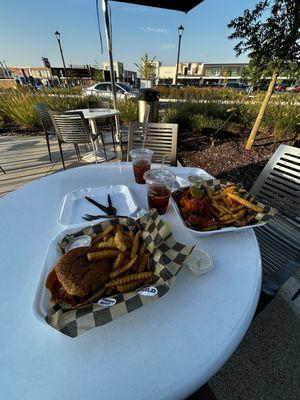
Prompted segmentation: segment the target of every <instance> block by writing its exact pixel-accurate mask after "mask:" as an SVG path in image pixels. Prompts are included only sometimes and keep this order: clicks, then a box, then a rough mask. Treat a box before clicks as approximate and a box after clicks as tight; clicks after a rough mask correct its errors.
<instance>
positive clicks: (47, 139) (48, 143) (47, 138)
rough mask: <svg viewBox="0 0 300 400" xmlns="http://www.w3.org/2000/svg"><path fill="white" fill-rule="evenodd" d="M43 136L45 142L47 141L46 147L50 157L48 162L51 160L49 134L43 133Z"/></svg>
mask: <svg viewBox="0 0 300 400" xmlns="http://www.w3.org/2000/svg"><path fill="white" fill-rule="evenodd" d="M45 136H46V143H47V148H48V154H49V159H50V162H52V157H51V150H50V142H49V136H48V134H47V133H45Z"/></svg>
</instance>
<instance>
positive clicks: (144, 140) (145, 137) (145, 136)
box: [142, 132, 147, 149]
mask: <svg viewBox="0 0 300 400" xmlns="http://www.w3.org/2000/svg"><path fill="white" fill-rule="evenodd" d="M146 139H147V135H146V132H145V133H144V139H143V145H142V149H144V147H145V144H146Z"/></svg>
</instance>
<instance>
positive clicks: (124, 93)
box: [82, 82, 139, 99]
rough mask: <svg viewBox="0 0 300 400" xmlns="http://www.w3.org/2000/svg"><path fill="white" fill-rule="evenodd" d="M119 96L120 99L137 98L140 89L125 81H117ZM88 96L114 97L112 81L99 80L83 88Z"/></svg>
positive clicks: (83, 91)
mask: <svg viewBox="0 0 300 400" xmlns="http://www.w3.org/2000/svg"><path fill="white" fill-rule="evenodd" d="M116 90H117V97H118V98H120V99H132V98H137V97H138V95H139V91H138V90H136V89H133V88H132V87H131V86H130V85H128V84H127V83H123V82H116ZM82 93H83V94H84V95H86V96H91V95H92V96H101V97H108V98H112V90H111V82H97V83H95V84H94V85H92V86H89V87H88V88H84V89H82Z"/></svg>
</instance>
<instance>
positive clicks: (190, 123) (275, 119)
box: [162, 101, 300, 137]
mask: <svg viewBox="0 0 300 400" xmlns="http://www.w3.org/2000/svg"><path fill="white" fill-rule="evenodd" d="M259 108H260V103H258V102H251V103H249V102H247V103H241V104H233V105H228V104H221V103H180V102H179V103H175V104H172V105H171V106H170V108H168V109H167V110H166V111H165V113H164V115H163V116H162V122H170V123H177V124H178V125H179V130H180V131H181V132H182V131H186V130H188V129H198V130H202V129H204V128H212V129H218V127H220V126H221V125H222V124H223V123H224V122H225V121H226V120H227V118H228V117H229V116H230V115H231V118H230V120H229V122H228V123H227V124H226V125H227V126H230V127H231V128H233V127H234V130H236V129H237V128H238V127H239V129H240V130H245V129H246V130H250V129H251V128H252V126H253V124H254V122H255V119H256V117H257V114H258V111H259ZM299 121H300V109H299V106H297V105H294V101H291V102H289V103H286V104H281V102H277V103H276V102H275V103H270V104H269V105H268V107H267V110H266V113H265V116H264V118H263V121H262V124H261V128H260V130H261V131H263V132H269V133H271V134H274V135H276V136H277V137H280V136H285V135H287V134H296V133H297V132H298V131H299Z"/></svg>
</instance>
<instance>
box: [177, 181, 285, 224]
mask: <svg viewBox="0 0 300 400" xmlns="http://www.w3.org/2000/svg"><path fill="white" fill-rule="evenodd" d="M201 183H202V184H203V185H204V186H207V187H208V188H209V189H211V190H212V191H213V192H217V191H219V190H221V189H225V188H226V187H229V186H231V185H233V183H232V182H229V181H226V180H225V179H210V180H208V181H203V182H201ZM235 187H236V189H237V193H238V195H239V196H240V197H242V198H244V199H246V200H249V201H251V203H253V204H255V205H257V206H259V207H261V208H262V209H263V211H262V212H256V211H253V210H249V211H248V214H249V215H253V216H254V219H253V223H252V224H251V225H252V226H253V227H255V224H257V223H259V222H261V221H264V222H266V221H269V219H271V218H273V217H274V215H275V214H277V210H276V209H275V208H273V207H270V206H268V205H265V204H262V203H260V202H259V201H257V200H255V198H254V197H253V196H251V194H250V193H248V192H247V191H246V190H245V189H244V188H243V187H242V185H235ZM184 189H185V188H181V189H178V190H176V192H173V193H172V197H173V198H174V200H175V203H176V205H177V200H178V197H179V195H180V193H181V192H182V191H183V190H184ZM177 208H178V207H177ZM178 212H179V213H180V211H179V209H178ZM182 221H183V223H184V224H185V225H186V226H187V227H189V228H191V229H193V230H195V231H197V230H199V231H201V229H197V228H196V227H195V226H193V225H191V224H189V222H187V221H185V220H183V219H182ZM233 226H235V227H237V228H238V227H239V221H236V223H235V224H234V225H233ZM221 229H222V228H221Z"/></svg>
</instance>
